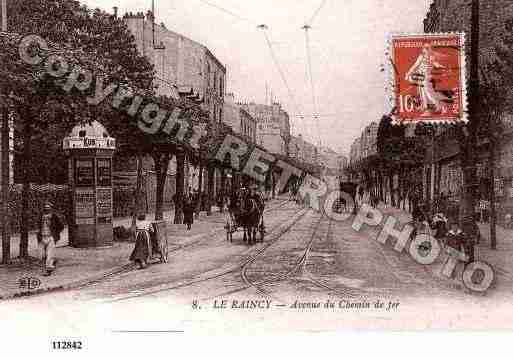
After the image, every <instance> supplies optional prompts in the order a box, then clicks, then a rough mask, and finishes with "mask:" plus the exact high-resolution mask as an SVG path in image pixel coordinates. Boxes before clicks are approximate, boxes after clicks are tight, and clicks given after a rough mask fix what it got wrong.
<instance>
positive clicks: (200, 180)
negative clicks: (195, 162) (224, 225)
mask: <svg viewBox="0 0 513 359" xmlns="http://www.w3.org/2000/svg"><path fill="white" fill-rule="evenodd" d="M202 198H203V165H202V163H201V158H200V164H199V174H198V202H197V203H196V210H195V214H196V218H198V217H199V214H200V212H201V201H202Z"/></svg>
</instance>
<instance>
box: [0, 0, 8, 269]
mask: <svg viewBox="0 0 513 359" xmlns="http://www.w3.org/2000/svg"><path fill="white" fill-rule="evenodd" d="M2 32H7V0H2ZM3 95H4V96H7V94H5V93H4V94H3ZM0 105H1V107H0V111H1V121H2V122H1V125H2V128H1V141H0V142H1V150H0V151H1V153H2V158H1V164H2V167H1V171H2V175H1V177H0V181H1V185H2V186H1V187H2V214H1V217H2V218H1V222H2V263H3V264H8V263H9V262H10V261H11V235H10V230H9V177H10V173H9V172H10V163H9V152H10V148H9V147H10V146H9V109H8V107H7V103H6V102H4V103H3V104H0Z"/></svg>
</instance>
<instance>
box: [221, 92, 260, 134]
mask: <svg viewBox="0 0 513 359" xmlns="http://www.w3.org/2000/svg"><path fill="white" fill-rule="evenodd" d="M223 122H224V123H225V124H227V125H228V126H230V127H231V128H232V129H233V131H234V132H235V133H238V134H241V135H243V136H244V137H246V139H248V140H249V141H250V142H252V143H256V133H257V121H256V120H255V119H254V118H253V117H252V116H251V115H250V114H249V113H248V112H247V111H246V110H245V109H243V108H242V107H241V105H240V104H237V103H235V97H234V95H233V94H232V93H230V94H226V96H225V99H224V110H223Z"/></svg>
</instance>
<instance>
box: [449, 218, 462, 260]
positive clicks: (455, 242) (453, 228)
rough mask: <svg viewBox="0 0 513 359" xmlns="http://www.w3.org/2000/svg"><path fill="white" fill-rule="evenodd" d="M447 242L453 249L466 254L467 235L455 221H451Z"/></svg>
mask: <svg viewBox="0 0 513 359" xmlns="http://www.w3.org/2000/svg"><path fill="white" fill-rule="evenodd" d="M445 242H446V245H447V246H449V247H451V248H452V249H455V250H457V251H459V252H461V253H465V234H464V233H463V231H462V230H461V228H460V226H459V224H458V221H457V220H455V219H452V220H450V221H449V232H447V238H446V241H445Z"/></svg>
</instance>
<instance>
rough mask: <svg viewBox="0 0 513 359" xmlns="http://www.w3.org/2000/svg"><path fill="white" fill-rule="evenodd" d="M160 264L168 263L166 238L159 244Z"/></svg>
mask: <svg viewBox="0 0 513 359" xmlns="http://www.w3.org/2000/svg"><path fill="white" fill-rule="evenodd" d="M160 253H161V255H160V263H167V261H168V247H167V237H166V239H165V241H162V242H161V246H160Z"/></svg>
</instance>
